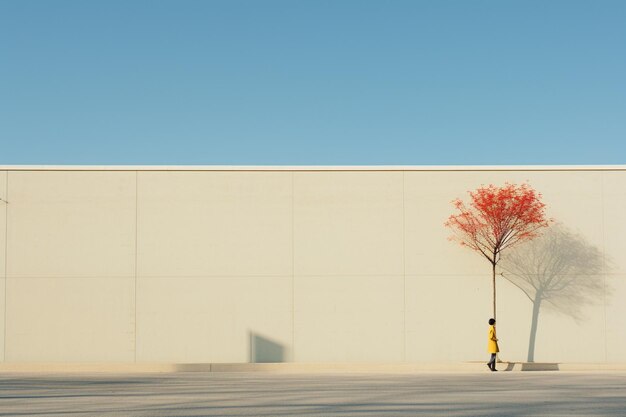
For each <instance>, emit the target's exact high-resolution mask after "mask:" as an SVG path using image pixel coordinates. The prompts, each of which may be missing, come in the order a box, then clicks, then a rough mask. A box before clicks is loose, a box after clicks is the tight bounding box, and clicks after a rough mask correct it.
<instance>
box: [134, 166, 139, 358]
mask: <svg viewBox="0 0 626 417" xmlns="http://www.w3.org/2000/svg"><path fill="white" fill-rule="evenodd" d="M138 230H139V171H135V299H134V310H135V312H134V313H135V319H134V324H135V330H134V332H133V334H134V346H133V350H134V360H135V363H137V258H138V256H137V248H138V244H137V240H138V236H139V232H138Z"/></svg>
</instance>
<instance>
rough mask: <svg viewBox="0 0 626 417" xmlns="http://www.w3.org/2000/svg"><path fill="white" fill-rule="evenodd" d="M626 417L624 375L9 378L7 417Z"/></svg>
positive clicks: (1, 402)
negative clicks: (624, 416)
mask: <svg viewBox="0 0 626 417" xmlns="http://www.w3.org/2000/svg"><path fill="white" fill-rule="evenodd" d="M625 414H626V373H621V372H620V373H618V372H586V373H581V372H567V373H565V372H542V371H539V372H497V373H491V372H488V371H487V372H474V373H419V374H414V375H408V374H392V375H390V374H345V373H344V374H342V373H335V374H308V373H307V374H271V373H218V372H210V373H172V374H168V373H165V374H145V373H144V374H134V375H130V374H124V375H115V374H85V373H81V374H24V373H20V374H3V375H0V416H16V415H20V416H35V415H36V416H74V417H83V416H85V417H86V416H102V417H113V416H146V417H147V416H155V417H160V416H286V417H301V416H307V417H309V416H310V417H322V416H324V417H333V416H337V417H338V416H342V417H350V416H355V417H356V416H359V417H360V416H363V417H365V416H368V417H374V416H376V417H379V416H383V417H408V416H456V417H469V416H567V417H570V416H586V417H589V416H623V415H625Z"/></svg>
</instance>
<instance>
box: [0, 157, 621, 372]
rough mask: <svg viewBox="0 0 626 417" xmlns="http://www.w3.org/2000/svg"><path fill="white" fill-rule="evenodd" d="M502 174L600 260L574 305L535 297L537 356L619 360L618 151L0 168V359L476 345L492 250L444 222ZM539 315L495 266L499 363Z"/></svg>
mask: <svg viewBox="0 0 626 417" xmlns="http://www.w3.org/2000/svg"><path fill="white" fill-rule="evenodd" d="M506 181H509V182H517V183H519V182H523V181H528V182H530V184H531V185H532V186H533V187H534V188H536V189H537V190H538V191H540V192H541V193H542V194H543V199H544V201H545V203H546V204H547V207H548V215H549V216H550V217H552V218H554V219H555V220H557V221H558V222H560V223H561V224H562V228H561V230H566V231H568V233H570V234H569V235H567V236H570V237H571V236H574V235H576V236H577V239H578V242H579V243H580V242H582V244H584V245H586V246H585V247H586V248H588V249H589V251H588V253H589V255H586V256H588V257H589V259H586V260H584V261H588V263H592V262H596V261H599V262H600V265H601V268H600V270H597V271H596V272H594V273H593V274H592V275H593V276H589V273H588V271H586V270H584V269H576V268H575V267H572V268H569V269H567V270H566V271H568V272H567V274H570V275H571V276H570V277H569V278H571V279H569V280H568V285H569V287H568V289H567V290H563V294H574V295H575V296H573V298H572V299H571V300H570V301H572V302H569V303H568V299H567V298H566V297H561V298H558V295H557V296H554V295H553V296H554V297H555V298H554V299H552V300H548V302H544V303H543V304H542V308H541V311H540V314H539V317H538V320H536V323H535V324H536V325H537V340H536V349H535V360H537V361H549V362H626V319H625V317H626V303H624V302H623V300H625V299H626V260H625V259H624V256H623V252H624V249H626V244H624V241H623V236H625V235H626V214H625V213H626V168H624V170H622V169H621V168H620V167H617V168H603V167H598V168H596V169H582V168H571V169H556V168H555V169H549V168H543V169H539V168H537V169H517V170H513V169H506V168H499V169H482V170H481V169H469V168H468V169H465V170H464V169H431V170H428V169H419V168H406V169H405V168H396V169H378V170H376V169H362V170H349V169H337V170H332V169H327V170H324V169H308V170H307V169H293V170H292V169H274V170H272V169H265V170H263V169H256V170H255V169H232V170H227V169H222V170H215V169H213V170H212V169H210V168H207V169H198V170H185V169H178V170H166V169H163V170H158V169H154V168H152V169H141V168H137V169H135V168H127V169H117V170H114V169H102V170H98V169H89V170H87V169H83V170H80V169H70V168H67V169H65V170H63V169H43V168H42V169H32V170H27V169H24V168H5V170H3V171H0V198H2V199H5V200H7V201H8V204H6V203H3V202H0V274H2V275H1V281H0V330H2V331H0V338H1V339H0V341H1V342H2V343H0V358H2V359H3V361H5V362H175V363H197V362H250V361H253V362H254V361H260V362H262V361H284V362H292V361H294V362H353V361H357V362H363V361H377V362H378V361H386V362H400V361H410V362H447V361H467V360H483V359H484V358H485V357H486V356H487V354H486V352H485V349H486V331H487V325H486V321H487V319H488V318H489V317H490V309H491V302H490V295H491V288H490V265H489V264H488V263H487V262H486V261H485V260H484V259H482V258H481V257H480V256H478V255H477V254H475V253H472V252H470V251H469V250H467V249H464V248H461V247H459V246H456V245H455V244H453V243H451V242H449V241H448V240H447V237H448V236H449V231H448V230H446V228H445V227H444V226H443V223H444V222H445V220H446V219H447V217H448V216H449V215H450V214H452V213H453V207H452V205H451V204H450V201H451V200H453V199H454V198H456V197H465V196H466V195H467V194H466V193H467V191H468V190H473V189H475V188H477V187H478V186H480V185H481V184H489V183H494V184H502V183H504V182H506ZM567 245H568V243H567V242H566V241H563V240H562V241H561V243H560V246H558V247H557V248H556V249H555V250H554V251H548V252H550V253H551V256H552V258H555V257H558V256H559V254H560V253H565V252H567V250H568V247H567ZM552 252H554V253H552ZM594 254H595V255H594ZM592 256H595V257H596V258H593V259H592V258H591V257H592ZM559 259H560V258H559ZM580 271H586V272H585V273H581V272H580ZM583 282H595V283H598V285H600V287H601V288H600V290H597V288H596V290H594V291H590V290H589V291H588V290H587V287H586V286H585V285H583V284H582V283H583ZM579 283H580V284H579ZM578 285H579V287H578ZM568 291H569V292H568ZM577 291H578V293H581V292H586V293H587V297H582V298H580V297H578V295H580V294H578V295H576V294H577ZM551 302H552V303H551ZM551 304H554V306H552V305H551ZM574 304H575V305H574ZM531 322H532V303H531V302H530V300H529V299H528V298H527V297H526V295H524V293H523V292H522V291H521V290H520V289H518V288H517V287H516V286H514V285H513V284H511V283H510V282H509V281H507V280H506V279H504V278H502V277H499V278H498V332H499V337H500V339H501V349H502V354H501V357H502V358H503V359H505V360H525V359H526V354H527V349H528V341H529V332H530V327H531Z"/></svg>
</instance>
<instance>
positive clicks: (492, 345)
mask: <svg viewBox="0 0 626 417" xmlns="http://www.w3.org/2000/svg"><path fill="white" fill-rule="evenodd" d="M487 351H488V352H489V353H491V358H490V359H489V362H488V363H487V366H488V367H489V369H490V370H491V372H495V371H497V369H496V354H497V353H498V352H500V349H499V348H498V338H497V337H496V319H489V340H488V342H487Z"/></svg>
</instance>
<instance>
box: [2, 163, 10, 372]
mask: <svg viewBox="0 0 626 417" xmlns="http://www.w3.org/2000/svg"><path fill="white" fill-rule="evenodd" d="M5 172H6V177H5V189H4V192H5V195H4V196H5V198H6V202H5V203H4V204H5V209H4V329H3V332H4V335H3V339H2V362H6V361H7V300H8V297H7V287H8V286H7V283H8V281H9V278H8V274H7V272H8V264H9V203H8V201H9V171H5Z"/></svg>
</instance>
